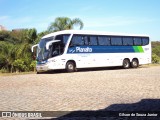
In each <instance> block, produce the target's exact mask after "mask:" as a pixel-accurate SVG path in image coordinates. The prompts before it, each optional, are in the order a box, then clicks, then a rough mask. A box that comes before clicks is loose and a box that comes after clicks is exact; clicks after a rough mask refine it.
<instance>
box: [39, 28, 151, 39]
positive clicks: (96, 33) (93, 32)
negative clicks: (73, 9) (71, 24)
mask: <svg viewBox="0 0 160 120" xmlns="http://www.w3.org/2000/svg"><path fill="white" fill-rule="evenodd" d="M59 34H84V35H111V36H138V37H149V36H148V35H145V34H128V33H114V32H104V31H87V30H63V31H58V32H53V33H50V34H48V35H45V36H43V37H42V39H43V38H48V37H52V36H56V35H59Z"/></svg>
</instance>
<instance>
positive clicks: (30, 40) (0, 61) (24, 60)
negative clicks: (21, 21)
mask: <svg viewBox="0 0 160 120" xmlns="http://www.w3.org/2000/svg"><path fill="white" fill-rule="evenodd" d="M36 39H37V31H36V29H25V30H21V31H1V32H0V69H3V70H4V69H5V70H6V71H7V72H23V71H30V70H31V68H30V67H28V66H30V64H31V63H32V53H31V50H30V48H31V46H32V44H35V42H36Z"/></svg>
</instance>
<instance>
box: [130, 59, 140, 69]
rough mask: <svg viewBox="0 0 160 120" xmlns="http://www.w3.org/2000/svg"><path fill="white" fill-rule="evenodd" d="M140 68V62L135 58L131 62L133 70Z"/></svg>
mask: <svg viewBox="0 0 160 120" xmlns="http://www.w3.org/2000/svg"><path fill="white" fill-rule="evenodd" d="M138 66H139V60H138V59H137V58H133V59H132V62H131V67H132V68H137V67H138Z"/></svg>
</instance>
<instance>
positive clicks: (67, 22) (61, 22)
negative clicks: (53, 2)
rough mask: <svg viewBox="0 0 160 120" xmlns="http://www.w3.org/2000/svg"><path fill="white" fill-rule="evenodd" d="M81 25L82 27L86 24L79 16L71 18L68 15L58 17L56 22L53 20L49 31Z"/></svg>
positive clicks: (80, 27)
mask: <svg viewBox="0 0 160 120" xmlns="http://www.w3.org/2000/svg"><path fill="white" fill-rule="evenodd" d="M76 26H79V29H82V28H83V26H84V24H83V22H82V21H81V20H80V19H79V18H74V19H70V18H68V17H57V18H56V19H55V21H54V22H52V23H51V24H50V25H49V27H48V31H49V32H56V31H61V30H69V29H73V28H74V27H76Z"/></svg>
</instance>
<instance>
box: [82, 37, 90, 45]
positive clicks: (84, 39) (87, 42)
mask: <svg viewBox="0 0 160 120" xmlns="http://www.w3.org/2000/svg"><path fill="white" fill-rule="evenodd" d="M83 41H84V45H89V41H88V36H84V37H83Z"/></svg>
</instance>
